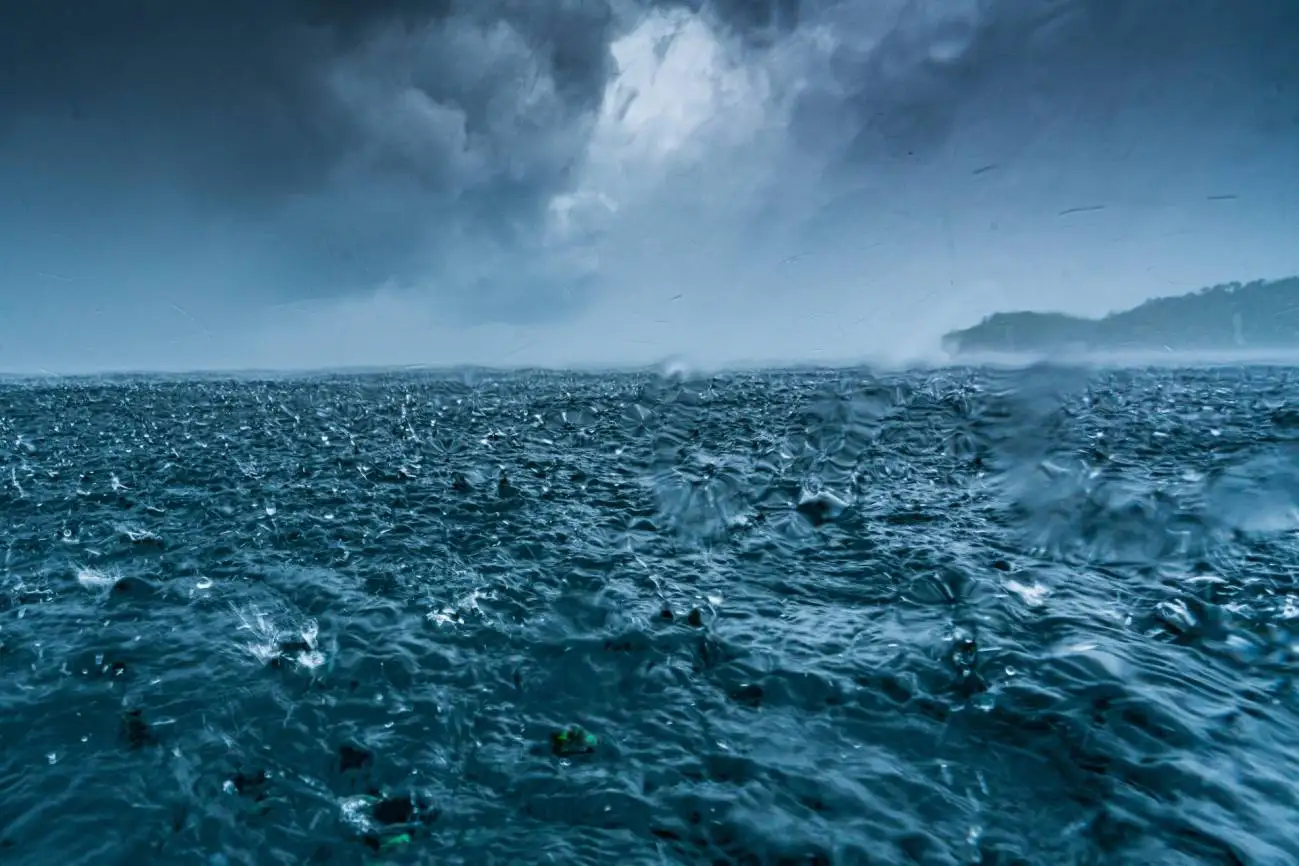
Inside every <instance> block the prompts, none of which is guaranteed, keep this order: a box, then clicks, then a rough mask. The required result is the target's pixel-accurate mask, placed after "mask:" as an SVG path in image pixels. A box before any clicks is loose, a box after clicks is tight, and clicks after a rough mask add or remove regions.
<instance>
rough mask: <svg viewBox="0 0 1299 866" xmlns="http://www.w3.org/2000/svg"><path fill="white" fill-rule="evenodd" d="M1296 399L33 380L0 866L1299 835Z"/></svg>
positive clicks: (4, 658) (1262, 373) (1045, 849)
mask: <svg viewBox="0 0 1299 866" xmlns="http://www.w3.org/2000/svg"><path fill="white" fill-rule="evenodd" d="M1296 396H1299V387H1297V383H1296V381H1295V378H1294V376H1293V375H1292V374H1291V373H1289V372H1286V371H1284V370H1280V369H1265V368H1249V369H1219V370H1198V371H1192V370H1183V371H1177V370H1148V371H1119V372H1114V371H1111V372H1104V373H1101V372H1093V373H1081V372H1077V371H1068V370H1051V369H1033V370H1027V371H1020V372H1014V373H1011V372H992V371H975V370H969V371H940V372H929V373H910V374H905V375H902V374H900V375H896V376H883V375H872V374H871V373H868V372H865V371H849V372H843V371H836V372H800V373H793V372H791V373H783V374H770V373H763V374H733V375H725V376H718V377H711V378H664V377H658V376H653V375H624V376H595V375H590V376H583V375H556V374H518V375H508V376H507V375H499V376H486V375H483V376H473V377H468V376H434V375H419V376H415V375H402V376H398V375H391V376H379V375H376V376H364V377H326V378H311V379H298V380H287V379H286V380H271V379H268V380H241V381H216V380H206V381H178V380H172V381H163V380H158V381H150V380H131V381H116V382H95V383H90V382H77V383H68V382H65V383H55V384H41V383H15V384H11V385H8V386H5V387H4V388H3V389H0V459H2V460H3V466H2V467H0V472H2V475H0V484H3V491H2V492H0V507H2V508H3V535H0V539H2V546H3V556H4V562H3V568H2V569H0V580H2V581H3V583H2V586H3V592H0V672H2V673H3V678H2V679H0V743H2V744H3V749H2V750H0V791H3V796H2V797H0V862H4V863H14V864H28V863H38V864H44V863H59V864H72V863H94V864H111V863H133V864H134V863H178V864H181V863H195V864H244V863H247V864H254V863H256V864H275V863H283V864H290V863H293V864H296V863H362V862H367V861H369V862H385V863H416V862H426V863H434V862H436V863H472V864H478V863H512V862H517V863H532V862H535V863H543V862H554V863H563V864H575V863H743V864H749V863H752V864H767V863H771V864H776V863H780V864H785V863H789V864H793V863H843V864H855V863H863V864H867V863H881V864H882V863H923V864H952V863H985V864H992V863H996V864H1012V863H1031V864H1039V863H1041V864H1062V863H1095V864H1101V863H1104V864H1111V863H1120V864H1123V863H1131V864H1149V863H1161V864H1190V863H1211V864H1217V863H1222V864H1234V863H1248V864H1293V863H1296V862H1299V823H1297V822H1295V821H1294V820H1293V819H1294V817H1295V815H1296V812H1297V810H1299V802H1297V801H1299V797H1297V796H1296V781H1295V780H1296V779H1299V747H1297V746H1296V744H1297V743H1299V738H1297V735H1299V724H1297V722H1299V718H1297V716H1296V701H1295V692H1294V688H1293V686H1292V675H1293V672H1294V671H1295V669H1296V668H1295V653H1296V649H1299V643H1296V629H1297V627H1299V592H1297V591H1296V587H1295V583H1296V574H1297V572H1299V546H1297V545H1296V541H1297V540H1299V534H1296V530H1297V529H1299V451H1297V450H1296V445H1297V444H1299V410H1296V409H1295V408H1292V407H1293V405H1294V402H1293V401H1294V399H1295V398H1296ZM574 726H581V730H577V729H575V728H574ZM570 729H572V730H571V731H570ZM584 732H587V733H589V734H590V735H591V736H590V737H587V736H585V734H584ZM561 733H566V734H568V736H567V737H566V738H565V737H561V736H558V735H560V734H561Z"/></svg>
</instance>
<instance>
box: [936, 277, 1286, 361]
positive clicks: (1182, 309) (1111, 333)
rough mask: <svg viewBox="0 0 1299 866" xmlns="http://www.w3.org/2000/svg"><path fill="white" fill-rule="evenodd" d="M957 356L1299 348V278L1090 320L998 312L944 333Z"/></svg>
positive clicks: (1214, 290) (1233, 286)
mask: <svg viewBox="0 0 1299 866" xmlns="http://www.w3.org/2000/svg"><path fill="white" fill-rule="evenodd" d="M942 346H943V350H944V351H945V352H946V353H947V354H948V355H950V356H953V357H965V356H971V355H993V356H995V355H1001V356H1022V355H1039V356H1053V357H1054V356H1061V355H1065V356H1074V357H1079V356H1089V355H1097V354H1106V355H1110V354H1116V353H1117V354H1130V353H1135V354H1148V353H1173V354H1179V355H1180V354H1186V353H1212V354H1214V355H1237V354H1256V353H1274V352H1275V353H1284V354H1289V353H1291V352H1299V277H1290V278H1287V279H1281V280H1256V281H1254V282H1250V283H1228V284H1225V285H1219V286H1211V287H1209V288H1205V289H1201V290H1200V291H1198V292H1191V293H1188V294H1185V295H1178V296H1175V297H1165V298H1154V299H1152V300H1149V301H1146V302H1145V303H1143V304H1140V305H1138V306H1136V307H1133V308H1131V309H1129V310H1123V311H1122V312H1116V313H1110V314H1109V315H1107V316H1104V317H1103V318H1099V319H1088V318H1082V317H1079V316H1069V315H1065V314H1063V313H1051V312H1011V313H995V314H993V315H991V316H988V317H986V318H985V319H984V320H983V321H981V322H979V323H978V324H977V325H974V326H973V327H970V328H965V329H963V330H959V331H951V332H949V333H947V334H945V335H944V336H943V342H942Z"/></svg>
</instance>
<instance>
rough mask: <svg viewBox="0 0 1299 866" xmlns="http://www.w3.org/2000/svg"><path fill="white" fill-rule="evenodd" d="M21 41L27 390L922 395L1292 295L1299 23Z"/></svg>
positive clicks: (784, 6)
mask: <svg viewBox="0 0 1299 866" xmlns="http://www.w3.org/2000/svg"><path fill="white" fill-rule="evenodd" d="M0 21H3V25H2V26H0V370H24V371H32V370H41V369H47V370H53V371H77V370H93V369H120V368H141V367H144V368H155V369H187V368H195V367H315V366H341V365H353V364H393V363H396V364H402V363H432V364H448V363H485V364H505V365H518V364H534V363H540V364H568V363H581V364H626V363H632V364H635V363H645V362H652V361H656V360H660V359H662V358H664V357H667V356H672V355H676V356H683V357H685V358H688V359H691V360H694V361H697V362H700V363H704V364H716V363H726V362H736V361H766V360H791V361H812V362H816V361H832V360H853V359H859V358H873V359H882V360H888V361H905V360H909V359H923V358H925V357H928V356H929V355H930V354H931V353H932V352H933V351H934V350H935V348H936V345H937V338H938V336H939V335H940V334H941V333H942V332H943V331H945V330H948V329H950V328H952V327H959V326H965V325H968V324H972V323H973V322H974V321H976V320H977V319H978V318H980V317H981V316H983V315H984V314H986V313H989V312H993V311H995V310H998V309H1018V308H1034V309H1059V310H1065V311H1070V312H1078V313H1086V314H1099V313H1104V312H1106V311H1108V310H1111V309H1115V308H1119V307H1124V306H1128V305H1131V304H1133V303H1136V302H1139V301H1140V300H1143V299H1144V298H1146V297H1149V296H1152V295H1158V294H1175V293H1181V292H1183V291H1187V290H1191V289H1195V288H1198V287H1200V286H1203V285H1206V284H1210V283H1214V282H1218V281H1226V280H1235V279H1241V280H1245V279H1252V278H1257V277H1272V276H1282V275H1288V274H1294V273H1299V3H1295V2H1291V0H1257V2H1240V0H1042V2H1034V3H1025V2H1022V0H929V2H922V0H911V2H905V0H869V2H868V0H716V2H711V3H710V2H701V0H690V2H687V0H678V2H669V0H662V2H652V0H548V2H546V3H537V2H529V0H427V2H417V0H384V2H376V0H368V2H361V0H355V2H345V0H296V2H290V0H282V2H260V0H222V2H215V0H190V2H187V3H174V2H163V0H118V2H104V0H99V2H95V0H71V2H64V3H59V4H44V3H30V2H20V0H0Z"/></svg>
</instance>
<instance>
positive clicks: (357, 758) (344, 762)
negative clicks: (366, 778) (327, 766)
mask: <svg viewBox="0 0 1299 866" xmlns="http://www.w3.org/2000/svg"><path fill="white" fill-rule="evenodd" d="M335 766H336V768H337V770H338V772H339V773H355V772H362V771H364V770H368V769H370V768H371V767H373V766H374V753H373V752H371V751H370V750H369V749H364V748H361V747H360V746H354V745H352V744H351V743H344V744H343V745H341V746H339V747H338V758H337V759H336V760H335Z"/></svg>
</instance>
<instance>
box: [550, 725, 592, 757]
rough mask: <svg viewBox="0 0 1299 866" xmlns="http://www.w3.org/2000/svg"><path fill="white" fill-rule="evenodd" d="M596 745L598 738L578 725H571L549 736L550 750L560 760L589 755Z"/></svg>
mask: <svg viewBox="0 0 1299 866" xmlns="http://www.w3.org/2000/svg"><path fill="white" fill-rule="evenodd" d="M598 745H600V740H599V738H598V737H596V735H595V734H592V733H590V732H589V731H587V730H586V729H585V728H583V727H582V726H580V725H572V726H570V727H568V728H565V729H564V730H562V731H556V732H554V733H553V734H551V735H550V750H551V751H552V752H553V753H554V754H555V755H556V756H558V757H561V758H567V757H570V756H572V755H589V754H591V753H592V752H594V751H595V749H596V746H598Z"/></svg>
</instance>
